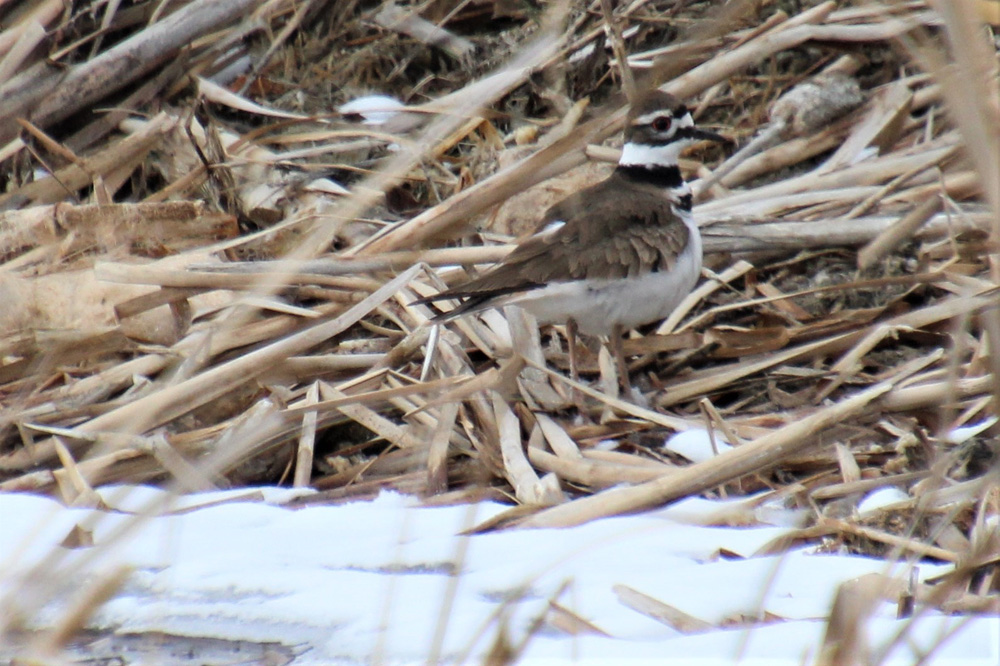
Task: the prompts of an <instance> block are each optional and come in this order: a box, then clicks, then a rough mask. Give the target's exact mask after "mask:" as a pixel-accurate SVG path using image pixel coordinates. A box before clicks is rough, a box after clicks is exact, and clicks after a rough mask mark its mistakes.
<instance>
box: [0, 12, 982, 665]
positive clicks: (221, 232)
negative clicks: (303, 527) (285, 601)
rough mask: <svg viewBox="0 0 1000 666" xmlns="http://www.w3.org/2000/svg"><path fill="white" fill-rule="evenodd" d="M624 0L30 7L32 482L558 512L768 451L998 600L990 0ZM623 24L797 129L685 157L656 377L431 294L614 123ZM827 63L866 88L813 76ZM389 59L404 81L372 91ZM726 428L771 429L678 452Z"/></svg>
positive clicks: (23, 197)
mask: <svg viewBox="0 0 1000 666" xmlns="http://www.w3.org/2000/svg"><path fill="white" fill-rule="evenodd" d="M619 5H620V6H618V7H617V8H616V10H615V12H614V15H613V20H612V21H611V25H612V26H613V28H614V29H612V30H608V29H607V26H608V25H609V23H608V20H607V16H606V14H605V13H604V12H602V10H601V9H602V8H601V3H599V2H592V3H588V2H568V3H554V4H553V5H552V6H551V7H550V6H548V3H540V4H539V5H534V4H531V3H524V4H520V3H506V2H498V1H495V0H472V1H471V2H469V1H466V2H455V1H448V0H441V1H436V0H432V1H428V2H423V3H416V4H414V5H413V6H403V5H402V4H400V5H398V6H397V5H393V4H391V3H379V2H359V1H347V2H329V1H322V0H313V1H305V2H289V1H287V0H268V1H264V0H214V1H211V2H209V1H204V0H196V1H193V2H190V3H166V4H164V3H159V2H136V3H131V4H128V5H127V6H126V5H119V4H118V3H98V2H92V3H87V2H78V3H72V4H69V3H63V2H50V1H48V0H35V1H32V2H23V3H17V4H15V5H13V6H9V7H3V8H2V9H0V12H2V14H3V25H4V26H7V27H6V28H5V29H4V30H3V31H2V32H0V90H2V93H0V178H2V181H3V186H4V187H3V194H2V195H0V203H2V206H3V212H2V213H0V262H2V263H0V308H2V316H0V404H2V408H0V490H5V491H35V492H52V493H57V494H59V496H60V497H62V498H63V499H64V500H65V501H66V502H67V503H75V504H78V505H88V504H93V502H94V501H95V496H94V493H93V487H94V486H95V485H98V484H105V483H111V482H118V483H122V482H124V483H137V482H156V483H161V484H165V485H168V486H170V487H175V488H177V489H179V490H196V489H207V488H214V487H222V486H232V485H240V484H259V483H280V484H294V485H296V486H312V487H315V488H317V489H320V490H321V492H320V493H318V494H316V495H313V496H311V497H309V498H308V499H307V500H304V501H308V502H317V501H334V500H336V499H340V498H351V497H358V496H368V495H371V494H373V493H375V492H377V491H378V490H379V489H382V488H395V489H399V490H402V491H404V492H408V493H415V494H419V495H422V496H425V497H427V498H429V499H430V498H434V499H435V500H436V501H469V500H473V499H477V498H482V497H494V498H496V497H506V498H511V499H514V500H516V501H517V502H518V503H520V504H524V505H529V506H531V507H533V509H532V510H531V511H527V512H524V511H522V512H521V513H519V514H517V515H516V516H515V517H513V518H512V520H516V521H517V522H519V523H520V524H524V525H531V526H559V525H570V524H575V523H579V522H582V521H585V520H589V519H592V518H596V517H600V516H606V515H612V514H617V513H622V512H628V511H634V510H638V509H642V508H645V507H651V506H656V505H659V504H663V503H665V502H670V501H672V500H675V499H677V498H681V497H684V496H688V495H691V494H696V493H709V494H715V495H718V494H720V493H722V494H729V495H733V494H739V493H749V492H756V491H760V490H764V489H771V490H773V491H774V492H775V493H779V494H781V496H783V497H785V498H787V501H788V502H790V503H794V504H798V505H800V506H812V507H814V508H815V524H814V525H813V526H811V527H809V528H807V529H805V530H803V531H802V534H801V539H810V540H820V539H825V540H826V541H825V543H826V544H827V545H828V546H830V547H842V546H847V547H850V548H852V549H856V550H857V551H859V552H865V553H879V554H883V555H885V554H891V555H893V556H899V554H900V553H905V554H907V555H910V556H919V557H932V558H937V559H941V560H948V561H954V562H959V563H962V565H963V567H962V568H961V570H960V575H956V577H955V580H954V581H952V583H953V585H951V586H949V588H948V589H949V590H950V593H949V594H946V595H942V594H941V593H940V592H939V591H938V590H923V591H919V592H918V593H919V594H923V595H924V596H925V597H926V598H927V599H934V600H935V601H934V603H937V604H939V605H947V604H954V607H955V608H957V609H960V608H965V609H970V608H979V609H982V608H987V607H990V604H991V603H992V608H993V609H994V610H996V603H995V597H993V600H992V601H990V597H989V596H987V595H988V593H989V592H990V591H993V592H995V591H996V590H997V588H998V586H1000V583H998V580H997V574H996V565H997V555H996V553H997V549H998V547H1000V546H998V543H997V540H996V536H995V527H994V528H993V530H989V529H984V526H985V525H989V524H990V521H991V520H992V521H994V522H993V523H992V524H993V525H994V526H995V525H996V523H995V520H996V516H997V513H998V503H1000V494H998V489H997V483H996V481H997V474H998V472H997V470H998V467H997V465H998V463H997V456H998V448H997V440H996V435H995V432H996V426H995V425H994V422H995V415H996V413H997V404H998V403H997V400H998V398H1000V383H998V379H997V377H1000V374H998V371H1000V367H998V366H1000V355H998V354H997V353H996V351H994V350H996V349H997V348H1000V311H998V309H997V306H998V303H1000V301H998V297H997V287H998V284H1000V272H998V271H1000V264H998V263H997V258H998V255H997V248H998V242H1000V108H998V106H997V99H998V96H997V38H996V36H995V34H994V33H995V29H996V26H997V25H998V20H997V16H996V15H995V14H996V12H995V11H994V10H995V9H996V7H995V6H994V5H995V3H990V2H979V3H974V2H947V1H945V0H928V1H926V2H924V1H920V0H914V1H907V2H886V3H884V4H882V3H867V2H865V3H842V4H841V5H840V6H838V5H837V3H833V2H825V3H815V2H813V3H785V2H730V3H726V4H725V5H724V6H723V5H722V4H721V3H706V2H683V1H677V0H660V1H650V2H642V1H636V2H630V3H619ZM616 54H619V55H624V54H627V60H628V62H629V64H630V71H631V72H632V73H633V74H634V77H635V79H636V85H637V86H639V87H642V86H649V85H662V86H663V87H664V88H665V89H667V90H669V91H671V92H674V93H675V94H677V95H678V96H680V97H683V98H686V99H688V100H690V106H691V107H692V108H693V109H695V114H696V116H697V117H698V118H699V119H700V122H701V123H703V124H707V125H709V126H713V127H714V128H716V129H718V130H719V131H721V132H723V133H726V134H727V135H729V136H731V137H733V138H734V140H735V141H736V142H737V143H738V144H740V145H742V144H745V143H746V142H748V141H749V140H750V139H751V138H752V137H753V136H754V135H755V134H756V133H758V132H759V131H761V130H762V129H763V128H765V126H767V127H769V128H770V131H771V134H773V135H774V137H776V141H774V142H773V143H772V144H771V145H770V147H765V148H764V149H763V150H762V152H759V153H757V154H756V155H753V156H750V157H748V158H747V159H745V160H744V161H741V162H740V163H739V164H728V165H727V166H726V167H724V168H723V171H724V175H723V171H718V173H717V174H716V176H717V177H716V178H715V179H712V180H715V181H716V182H714V183H713V184H711V186H710V187H704V188H701V187H700V184H702V183H709V182H710V179H711V175H712V172H713V171H716V170H718V167H719V165H720V164H721V163H723V162H724V161H725V160H727V155H725V154H723V152H722V151H719V150H717V149H714V148H713V149H712V150H713V151H715V152H701V153H699V152H694V153H692V154H690V155H688V157H687V159H686V161H685V162H684V164H683V165H682V166H683V167H684V169H685V171H686V172H687V175H688V177H689V178H690V179H693V180H695V181H696V182H695V188H696V190H700V196H699V200H700V204H699V205H698V206H697V207H696V217H697V218H698V219H699V222H700V223H701V225H702V228H703V233H704V237H705V247H706V252H707V253H708V254H707V257H706V262H707V264H708V269H707V270H706V275H705V279H704V280H703V281H702V283H701V285H700V286H699V287H698V288H697V289H696V291H695V292H694V293H693V294H692V295H691V296H690V297H689V298H688V299H687V300H686V301H685V302H684V304H683V305H682V307H681V308H680V310H679V311H678V312H677V313H676V314H675V315H674V316H672V317H671V318H670V319H668V320H667V321H666V322H664V323H663V324H662V325H659V326H657V327H654V328H652V329H651V330H647V331H642V332H636V333H634V334H633V335H632V336H631V337H630V339H629V340H627V343H626V349H627V350H628V351H629V353H630V354H631V355H632V359H633V367H632V372H633V381H634V382H635V383H636V384H637V385H638V387H639V388H640V389H641V390H642V391H643V393H644V394H645V395H646V397H647V399H648V406H644V407H640V406H637V405H634V404H630V403H627V402H624V401H622V400H620V399H619V398H618V397H617V396H616V395H615V393H614V390H613V388H608V387H613V386H614V385H615V382H614V378H613V377H611V376H609V373H611V372H612V370H610V364H608V363H606V362H604V359H603V358H602V357H601V356H600V355H599V354H597V353H594V354H592V358H591V359H590V361H589V365H588V370H589V372H588V373H587V374H586V376H585V379H586V380H588V381H586V382H584V383H583V384H581V385H577V386H574V385H573V383H572V382H571V381H570V380H569V378H568V372H567V371H566V352H565V334H564V331H562V330H561V328H559V327H554V328H546V329H543V330H542V331H540V332H539V331H538V329H537V327H535V326H534V325H533V324H532V322H530V321H526V320H524V319H523V318H521V317H520V315H518V314H517V313H516V312H508V313H507V315H508V316H507V317H505V316H504V315H502V314H501V313H490V314H486V315H485V316H483V317H481V318H468V319H464V320H460V321H458V322H456V323H454V324H449V325H448V326H447V327H446V328H444V329H442V330H438V329H435V328H434V327H431V326H428V324H427V320H428V317H429V316H430V315H431V314H432V313H431V311H430V310H428V309H427V308H425V307H423V306H420V307H413V306H410V305H409V304H410V303H411V302H412V301H414V300H415V299H417V298H418V297H420V296H425V295H429V294H432V293H434V292H435V291H436V290H437V289H439V288H440V287H441V286H442V285H443V284H445V283H447V282H449V281H451V280H454V279H456V278H457V277H458V274H459V269H457V268H455V267H456V266H458V265H460V266H463V267H465V269H468V270H474V269H475V267H476V266H480V267H481V266H483V265H486V264H488V263H489V262H491V261H495V260H496V259H497V258H499V257H502V256H503V254H504V253H505V252H507V251H508V250H509V248H510V245H509V243H510V242H511V237H510V234H512V233H514V234H516V233H520V232H521V231H524V230H526V229H530V228H531V225H532V223H533V222H534V221H535V220H536V219H537V218H538V217H539V216H540V214H541V212H542V211H543V210H544V208H545V207H546V206H547V205H548V204H549V203H552V202H553V201H554V200H556V199H557V198H559V197H560V196H562V195H563V194H565V193H567V192H569V191H572V190H573V189H575V188H577V187H581V186H582V185H583V184H585V183H588V182H591V181H592V180H593V179H594V178H599V177H601V175H602V174H603V173H604V170H605V169H607V168H608V167H607V165H608V164H609V163H610V162H613V161H614V160H615V159H616V156H617V152H616V150H615V148H614V140H615V135H616V134H617V130H618V129H619V128H620V124H621V121H622V118H623V107H624V105H625V103H626V100H625V97H624V95H623V94H622V93H621V89H622V85H621V72H620V60H619V58H617V57H616ZM830 79H833V80H838V81H840V82H841V83H843V82H844V81H854V82H857V84H858V85H859V87H860V88H859V89H860V91H861V94H860V96H858V97H857V98H856V99H853V100H852V99H851V97H852V93H850V92H848V93H843V94H846V95H847V99H846V100H845V99H843V97H842V96H841V97H835V98H830V97H826V98H824V97H823V96H822V94H820V98H819V99H820V101H819V102H815V101H812V102H810V101H808V100H806V101H800V102H795V103H786V104H784V106H782V104H781V103H779V102H778V100H779V99H780V98H781V97H782V95H783V94H785V93H787V92H788V91H790V90H792V89H793V88H795V87H796V86H799V85H800V84H809V83H811V82H815V83H817V84H819V85H822V82H823V81H824V80H827V81H828V80H830ZM369 93H376V94H388V95H394V96H396V97H397V98H399V99H401V100H402V101H403V102H404V103H405V104H406V105H407V111H406V113H403V114H400V115H396V116H394V117H393V118H392V119H391V120H390V121H389V122H388V123H386V124H381V125H376V124H370V123H365V122H358V120H359V118H358V117H357V114H340V113H338V112H337V108H338V107H339V106H340V105H341V104H343V103H344V102H347V101H349V100H351V99H353V98H355V97H357V96H359V95H362V94H369ZM831 100H832V101H831ZM790 104H791V105H790ZM796 104H797V105H798V106H796ZM810 105H811V106H810ZM837 105H839V106H840V107H842V108H838V113H839V115H837V114H826V115H823V114H820V117H819V118H816V117H810V116H809V115H808V114H809V113H811V112H815V110H816V108H817V106H818V107H820V108H827V107H833V106H837ZM605 139H610V141H609V142H608V143H607V144H606V145H602V142H604V141H605ZM719 176H721V177H719ZM550 179H551V180H550ZM465 269H463V270H465ZM574 391H578V392H579V393H580V394H582V395H583V396H584V397H583V403H584V404H583V405H582V406H581V408H578V406H577V405H575V404H574ZM693 427H701V428H710V429H711V430H712V431H713V432H714V433H716V434H717V435H718V436H719V437H725V438H726V439H727V440H729V441H730V442H732V443H734V444H737V445H738V446H737V447H736V448H735V450H733V451H731V452H729V453H726V454H724V455H720V456H718V457H716V458H713V459H712V460H709V461H707V462H701V463H698V464H687V465H686V464H682V463H681V462H680V461H678V460H675V459H672V458H670V457H669V456H664V455H662V454H661V453H660V452H659V451H658V449H659V447H660V445H661V444H662V442H663V440H664V439H665V438H666V437H668V436H669V434H670V433H672V432H675V431H677V430H682V429H688V428H693ZM604 440H616V441H617V442H618V446H617V448H616V449H615V450H607V447H597V446H596V444H597V443H598V442H601V441H604ZM623 482H628V483H629V484H631V485H628V486H620V485H619V484H621V483H623ZM893 486H894V487H898V488H900V489H902V490H904V491H905V492H906V493H907V494H908V496H909V499H908V500H906V501H903V502H900V503H898V504H897V505H894V506H892V507H889V508H886V509H884V510H883V511H882V512H881V513H880V514H879V518H878V519H876V520H874V521H873V520H872V519H871V518H868V519H866V521H861V520H860V519H858V518H857V517H856V516H855V515H853V514H852V513H851V511H849V510H848V511H846V512H845V511H843V509H844V507H845V502H846V503H847V504H846V506H848V507H850V506H854V505H855V504H856V500H857V498H858V497H860V496H861V495H863V494H864V493H865V492H868V491H871V490H875V489H878V488H883V487H893ZM543 507H545V508H543ZM991 534H992V536H990V535H991ZM987 537H988V538H987ZM970 581H973V582H974V585H973V586H972V587H970V586H969V582H970ZM911 592H913V591H911ZM934 595H937V596H934ZM831 663H836V662H831Z"/></svg>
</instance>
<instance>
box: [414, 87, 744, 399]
mask: <svg viewBox="0 0 1000 666" xmlns="http://www.w3.org/2000/svg"><path fill="white" fill-rule="evenodd" d="M700 140H709V141H725V140H726V139H724V138H723V137H722V136H719V135H718V134H715V133H713V132H708V131H705V130H702V129H698V128H697V127H695V125H694V121H693V120H692V118H691V114H690V113H689V112H688V110H687V107H685V106H684V105H683V104H681V103H680V102H679V101H678V100H677V99H675V98H674V97H673V96H671V95H669V94H667V93H664V92H662V91H659V90H655V89H654V90H652V91H650V92H649V93H647V94H646V95H644V96H643V97H641V98H640V99H638V100H636V101H635V103H634V104H633V105H632V107H631V109H630V111H629V114H628V120H627V124H626V126H625V145H624V147H623V149H622V155H621V158H620V159H619V161H618V166H617V167H616V168H615V170H614V172H612V174H611V175H610V176H609V177H608V178H607V179H605V180H603V181H601V182H600V183H597V184H596V185H593V186H591V187H589V188H587V189H584V190H582V191H580V192H577V193H575V194H572V195H570V196H569V197H567V198H566V199H563V200H562V201H560V202H559V203H557V204H555V205H554V206H552V207H551V208H550V209H549V210H548V211H547V212H546V213H545V217H544V218H543V220H542V221H541V223H540V224H539V227H538V230H537V231H536V232H535V233H534V234H533V235H532V236H529V237H528V238H526V239H525V240H524V241H522V242H521V243H520V244H519V245H518V246H517V247H516V248H515V249H514V250H513V251H512V252H511V253H510V254H509V255H507V257H506V258H505V259H504V260H503V261H501V262H500V263H499V264H497V265H496V266H494V267H493V268H491V269H489V270H488V271H486V272H485V273H483V274H482V275H481V276H479V277H477V278H475V279H473V280H470V281H468V282H466V283H464V284H460V285H458V286H456V287H453V288H451V289H448V290H447V291H443V292H441V293H439V294H437V295H435V296H430V297H428V298H423V299H420V300H418V301H416V303H417V304H421V303H430V302H434V301H440V300H445V299H461V301H462V302H461V303H460V304H459V305H458V306H457V307H455V308H454V309H453V310H451V311H449V312H444V313H442V314H439V315H437V316H436V317H434V318H433V320H432V321H435V322H443V321H448V320H450V319H454V318H455V317H459V316H461V315H464V314H468V313H473V312H478V311H480V310H484V309H487V308H491V307H502V306H504V305H509V304H515V305H518V306H520V307H522V308H524V309H525V310H527V311H528V312H530V313H531V314H533V315H534V316H535V317H536V318H537V319H538V321H539V323H542V324H555V323H566V324H567V338H568V343H569V349H570V371H571V373H572V374H573V376H574V378H575V377H576V375H577V369H576V361H575V358H576V355H575V343H576V332H577V329H579V330H580V331H582V332H584V333H587V334H590V335H603V336H610V342H611V345H610V346H611V352H612V354H613V356H614V357H615V361H616V363H617V365H618V371H619V379H620V380H621V383H622V387H623V389H624V390H625V391H626V393H627V394H628V395H629V396H630V397H632V398H634V397H635V395H634V393H633V391H632V386H631V383H630V382H629V379H628V375H627V370H626V366H625V358H624V353H623V350H622V335H623V333H624V332H625V331H626V330H628V329H631V328H634V327H636V326H641V325H642V324H647V323H650V322H653V321H658V320H661V319H664V318H665V317H667V316H668V315H669V314H670V313H671V312H672V311H673V310H674V308H676V307H677V305H678V304H679V303H680V302H681V300H682V299H683V298H684V297H685V296H686V295H687V294H688V293H689V292H690V291H691V288H692V287H694V285H695V283H696V282H697V281H698V276H699V274H700V273H701V262H702V251H701V235H700V234H699V232H698V227H697V226H696V225H695V222H694V219H693V218H692V216H691V189H690V188H689V187H688V184H687V183H686V182H684V179H683V178H682V177H681V171H680V167H678V164H677V160H678V157H679V155H680V152H681V150H682V149H683V148H685V147H686V146H688V145H690V144H693V143H696V142H697V141H700Z"/></svg>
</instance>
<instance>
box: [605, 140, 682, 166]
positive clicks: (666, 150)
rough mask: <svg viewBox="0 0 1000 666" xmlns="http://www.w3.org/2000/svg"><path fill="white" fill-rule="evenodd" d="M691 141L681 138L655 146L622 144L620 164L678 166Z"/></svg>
mask: <svg viewBox="0 0 1000 666" xmlns="http://www.w3.org/2000/svg"><path fill="white" fill-rule="evenodd" d="M689 143H691V142H690V141H688V140H686V139H681V140H678V141H672V142H671V143H668V144H666V145H663V146H653V145H650V144H647V143H632V142H631V141H630V142H628V143H626V144H625V145H624V146H622V156H621V158H619V160H618V164H620V165H622V166H639V167H651V166H677V160H678V158H679V157H680V155H681V151H682V150H684V147H685V146H687V145H688V144H689Z"/></svg>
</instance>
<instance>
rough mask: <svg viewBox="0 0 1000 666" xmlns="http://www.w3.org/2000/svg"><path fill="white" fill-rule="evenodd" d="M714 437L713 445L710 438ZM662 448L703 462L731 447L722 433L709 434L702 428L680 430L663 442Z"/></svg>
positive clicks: (694, 460)
mask: <svg viewBox="0 0 1000 666" xmlns="http://www.w3.org/2000/svg"><path fill="white" fill-rule="evenodd" d="M713 438H714V439H715V442H714V445H713V442H712V439H713ZM663 448H665V449H666V450H667V451H670V452H672V453H676V454H677V455H679V456H684V457H685V458H687V459H688V460H690V461H691V462H704V461H706V460H710V459H712V458H714V457H715V456H717V455H719V454H720V453H725V452H726V451H729V450H730V449H732V448H733V447H732V446H730V445H729V443H728V442H727V441H726V440H725V439H724V438H723V437H722V433H720V432H713V433H711V434H709V432H708V431H707V430H705V429H704V428H691V429H690V430H682V431H680V432H678V433H675V434H674V435H671V437H670V439H668V440H667V441H666V443H664V445H663Z"/></svg>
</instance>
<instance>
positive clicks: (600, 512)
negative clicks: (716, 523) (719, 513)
mask: <svg viewBox="0 0 1000 666" xmlns="http://www.w3.org/2000/svg"><path fill="white" fill-rule="evenodd" d="M890 388H892V386H891V384H878V385H876V386H873V387H871V388H868V389H865V390H864V391H861V392H860V393H858V394H856V395H854V396H851V397H850V398H847V399H845V400H842V401H840V402H838V403H836V404H834V405H832V406H830V407H828V408H825V409H820V410H817V411H815V412H813V413H812V414H810V415H808V416H806V417H804V418H801V419H799V420H797V421H793V422H791V423H789V424H787V425H785V426H783V427H781V428H779V429H777V430H775V431H773V432H771V433H770V434H767V435H764V436H763V437H760V438H759V439H756V440H754V441H753V442H750V443H748V444H744V445H743V446H740V447H738V448H734V449H731V450H729V451H727V452H725V453H722V454H720V455H718V456H716V457H714V458H712V459H710V460H707V461H705V462H702V463H696V464H694V465H691V466H690V467H686V468H683V469H682V470H680V471H678V472H676V473H674V474H670V475H669V476H667V477H664V478H661V479H656V480H654V481H649V482H646V483H643V484H641V485H638V486H631V487H627V488H612V489H611V490H605V491H603V492H599V493H596V494H594V495H591V496H589V497H584V498H582V499H578V500H574V501H572V502H569V503H567V504H563V505H562V506H557V507H553V508H550V509H546V510H544V511H541V512H539V513H536V514H535V515H534V516H531V517H529V518H527V519H525V520H524V521H522V523H521V525H522V526H524V527H568V526H570V525H579V524H581V523H585V522H588V521H590V520H595V519H597V518H605V517H608V516H614V515H618V514H621V513H626V512H629V511H638V510H641V509H646V508H649V507H652V506H657V505H660V504H663V503H665V502H669V501H671V500H675V499H679V498H681V497H685V496H687V495H691V494H693V493H697V492H701V491H703V490H707V489H709V488H714V487H715V486H719V485H722V484H724V483H727V482H729V481H733V480H735V479H738V478H740V477H741V476H745V475H747V474H752V473H755V472H764V471H766V470H768V469H770V468H771V467H773V466H774V465H776V464H778V463H780V462H781V461H782V460H784V459H785V458H787V457H788V456H790V455H793V454H795V453H799V452H801V451H804V450H806V449H807V448H809V447H811V446H813V445H814V444H815V436H816V433H817V432H821V431H822V430H823V429H824V428H827V427H829V426H831V425H833V424H835V423H839V422H841V421H843V420H844V419H847V418H850V417H852V416H854V415H856V414H858V413H859V412H860V411H861V410H863V409H864V408H866V407H867V406H868V405H869V404H870V403H871V402H872V401H873V400H876V399H877V398H879V397H880V396H882V395H885V393H887V392H888V391H889V389H890Z"/></svg>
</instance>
